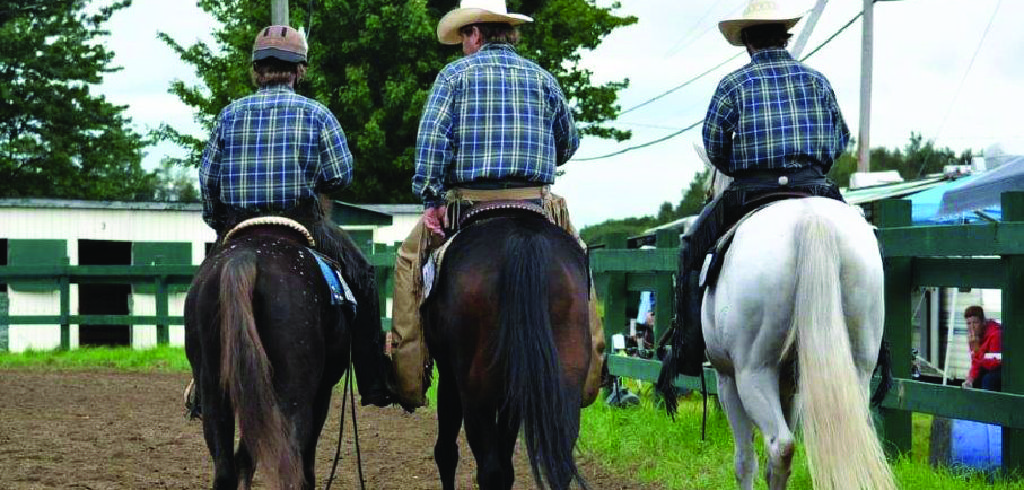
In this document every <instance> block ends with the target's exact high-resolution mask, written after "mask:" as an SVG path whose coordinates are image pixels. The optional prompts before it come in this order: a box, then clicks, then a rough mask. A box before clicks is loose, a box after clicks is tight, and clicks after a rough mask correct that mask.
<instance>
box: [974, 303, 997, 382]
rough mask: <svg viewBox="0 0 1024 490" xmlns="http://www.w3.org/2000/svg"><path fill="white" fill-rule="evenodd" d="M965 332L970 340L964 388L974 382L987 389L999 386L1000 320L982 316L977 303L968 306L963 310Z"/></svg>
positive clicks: (981, 310) (983, 313) (983, 314)
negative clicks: (969, 366) (968, 366)
mask: <svg viewBox="0 0 1024 490" xmlns="http://www.w3.org/2000/svg"><path fill="white" fill-rule="evenodd" d="M964 318H965V319H966V320H967V331H968V335H969V336H970V337H972V340H973V342H971V348H972V349H971V372H970V374H968V375H967V379H966V380H965V381H964V388H973V387H975V386H977V387H979V388H981V389H983V390H989V391H1000V390H1001V389H1002V371H1003V369H1002V366H1003V353H1002V340H1003V327H1002V325H1000V324H999V322H997V321H995V320H992V319H990V318H985V310H983V309H981V307H980V306H968V307H967V309H966V310H964Z"/></svg>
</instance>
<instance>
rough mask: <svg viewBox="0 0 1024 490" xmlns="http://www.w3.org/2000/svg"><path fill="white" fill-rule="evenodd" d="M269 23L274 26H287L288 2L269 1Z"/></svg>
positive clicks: (284, 0) (280, 0)
mask: <svg viewBox="0 0 1024 490" xmlns="http://www.w3.org/2000/svg"><path fill="white" fill-rule="evenodd" d="M270 23H271V24H273V25H275V26H286V25H288V0H270Z"/></svg>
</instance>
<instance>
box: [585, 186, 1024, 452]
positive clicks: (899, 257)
mask: <svg viewBox="0 0 1024 490" xmlns="http://www.w3.org/2000/svg"><path fill="white" fill-rule="evenodd" d="M873 211H874V214H873V215H874V217H875V224H876V226H878V227H879V238H880V241H881V244H882V248H883V254H884V263H885V310H886V317H885V334H884V335H885V338H886V340H888V341H889V342H890V343H891V346H892V352H894V353H896V354H895V355H894V356H893V360H894V366H893V374H894V375H895V376H896V378H897V379H896V384H895V386H894V388H893V389H892V390H891V391H890V393H889V395H888V396H887V397H886V399H885V401H884V402H883V403H882V409H881V414H880V415H881V418H882V424H881V427H880V428H879V429H880V432H881V433H882V434H883V437H884V439H885V440H886V447H887V449H888V450H889V451H890V453H893V454H894V453H908V452H909V451H910V447H911V419H910V415H911V412H923V413H930V414H934V415H937V416H942V417H949V418H958V419H968V420H977V421H980V422H987V423H992V424H998V425H1001V426H1003V427H1004V430H1003V461H1004V465H1005V466H1006V467H1007V468H1010V469H1015V470H1024V410H1022V408H1024V330H1022V328H1024V193H1007V194H1004V195H1003V198H1002V212H1003V220H1002V221H1000V222H996V223H990V224H985V225H965V226H911V225H910V223H911V219H910V202H909V201H906V200H887V201H881V202H878V203H875V208H874V210H873ZM611 242H612V243H611V245H612V246H613V247H614V246H619V247H624V246H625V240H624V239H621V238H620V239H619V240H617V241H616V240H611ZM677 260H678V250H677V249H676V248H675V243H674V242H673V240H672V238H671V237H669V236H664V237H663V236H661V235H659V236H658V248H657V249H656V250H635V249H634V250H625V249H621V250H620V249H615V248H606V249H603V250H596V251H594V252H593V253H592V256H591V268H592V269H593V271H594V274H595V281H596V283H597V286H598V292H599V295H600V297H601V299H602V300H603V303H604V308H605V310H604V320H605V333H606V335H607V336H608V338H609V342H608V345H611V343H610V337H611V335H613V334H615V333H621V332H622V330H623V329H624V328H625V325H626V313H625V312H626V307H627V306H626V298H628V297H629V296H628V295H629V292H631V291H638V290H655V291H657V295H658V296H657V297H658V307H659V309H658V313H657V314H656V317H655V322H656V324H657V325H656V331H657V332H661V331H663V329H664V328H666V326H667V322H668V320H669V318H670V317H671V309H670V308H671V301H664V300H662V298H666V299H667V298H671V297H672V296H671V275H672V273H673V272H674V271H675V270H676V267H677V263H676V261H677ZM924 286H931V287H974V288H993V289H1001V290H1002V304H1003V311H1002V320H1003V326H1004V327H1003V353H1004V354H1003V392H1002V393H993V392H987V391H981V390H975V389H963V388H960V387H954V386H940V385H934V384H929V383H922V382H918V381H914V380H912V379H910V369H911V356H910V355H909V354H907V355H899V353H909V352H910V351H911V334H912V332H911V312H912V308H911V301H910V300H911V293H912V290H913V289H914V288H916V287H924ZM666 304H668V305H667V306H666V307H667V308H669V309H668V310H667V311H668V313H667V314H666V313H664V310H662V309H661V307H662V306H663V305H666ZM659 365H660V363H659V362H658V361H652V360H644V359H637V358H624V357H611V358H610V359H609V362H608V368H609V371H610V372H611V373H612V374H614V375H617V376H625V377H631V378H637V379H642V380H645V381H652V382H653V381H655V380H656V379H657V375H658V370H659V367H660V366H659ZM705 374H706V377H707V379H708V384H709V388H710V389H711V391H712V392H714V388H715V384H716V379H715V377H714V371H713V370H711V369H705ZM676 384H677V385H678V386H682V387H688V388H694V387H697V386H699V380H697V379H696V378H689V377H685V376H680V377H679V378H678V379H677V380H676Z"/></svg>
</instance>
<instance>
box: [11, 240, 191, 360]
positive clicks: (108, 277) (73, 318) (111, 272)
mask: <svg viewBox="0 0 1024 490" xmlns="http://www.w3.org/2000/svg"><path fill="white" fill-rule="evenodd" d="M65 262H66V259H65ZM195 269H196V267H195V266H191V265H66V264H65V265H20V266H19V265H9V266H5V267H0V284H10V283H12V282H14V283H16V282H17V281H19V280H29V281H38V280H54V281H55V282H56V284H57V290H58V291H59V292H60V294H59V298H60V308H59V310H58V313H57V314H56V315H7V316H6V317H5V318H4V319H3V322H2V323H6V324H7V325H60V346H61V348H62V349H68V348H70V346H71V325H156V332H157V343H158V344H161V345H162V344H167V343H168V339H169V334H168V326H169V325H181V324H182V323H183V322H184V320H183V318H182V317H180V316H171V315H169V314H168V306H167V305H168V296H169V292H168V287H169V286H171V285H186V286H187V285H188V284H190V283H191V282H192V274H193V273H195ZM71 284H131V285H142V284H151V285H153V286H154V287H155V293H154V294H155V297H156V315H72V314H71Z"/></svg>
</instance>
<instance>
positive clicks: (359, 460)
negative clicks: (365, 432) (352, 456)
mask: <svg viewBox="0 0 1024 490" xmlns="http://www.w3.org/2000/svg"><path fill="white" fill-rule="evenodd" d="M352 371H353V366H352V342H349V343H348V371H346V372H345V381H344V384H345V390H344V391H343V392H342V394H341V419H340V420H339V422H338V425H339V427H338V447H337V448H336V449H335V450H334V463H333V464H332V465H331V476H330V477H328V478H327V484H326V485H324V490H330V489H331V483H333V482H334V472H335V470H337V469H338V461H341V440H342V437H341V436H342V434H344V432H345V404H346V402H348V401H349V400H350V399H351V400H352V433H353V438H354V439H355V444H356V468H358V469H359V488H361V489H362V490H366V480H365V479H363V456H362V454H361V453H360V452H359V425H358V424H357V423H356V395H355V393H353V391H352Z"/></svg>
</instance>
